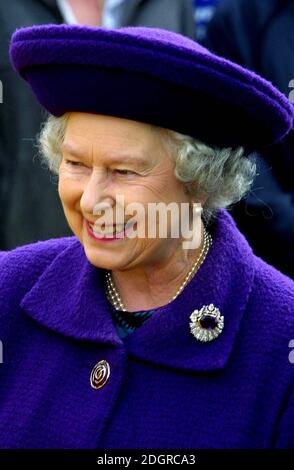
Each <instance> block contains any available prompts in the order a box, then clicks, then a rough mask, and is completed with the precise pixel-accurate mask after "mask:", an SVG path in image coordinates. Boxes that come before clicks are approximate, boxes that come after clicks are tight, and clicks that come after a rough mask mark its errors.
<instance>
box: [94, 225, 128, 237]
mask: <svg viewBox="0 0 294 470" xmlns="http://www.w3.org/2000/svg"><path fill="white" fill-rule="evenodd" d="M90 227H91V228H92V230H93V232H94V234H97V235H114V234H117V233H120V232H122V231H123V230H124V224H119V225H116V226H115V227H113V226H111V227H103V228H101V229H100V228H98V227H97V226H93V225H92V224H90Z"/></svg>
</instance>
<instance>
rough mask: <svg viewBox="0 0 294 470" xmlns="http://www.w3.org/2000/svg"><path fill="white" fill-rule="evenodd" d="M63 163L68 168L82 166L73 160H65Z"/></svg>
mask: <svg viewBox="0 0 294 470" xmlns="http://www.w3.org/2000/svg"><path fill="white" fill-rule="evenodd" d="M65 163H66V164H67V165H70V166H84V165H83V164H82V163H80V162H76V161H74V160H65Z"/></svg>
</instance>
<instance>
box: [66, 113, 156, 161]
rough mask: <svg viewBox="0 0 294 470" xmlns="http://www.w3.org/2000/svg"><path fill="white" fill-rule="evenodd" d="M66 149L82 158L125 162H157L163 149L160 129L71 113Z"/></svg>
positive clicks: (127, 121) (138, 123)
mask: <svg viewBox="0 0 294 470" xmlns="http://www.w3.org/2000/svg"><path fill="white" fill-rule="evenodd" d="M62 148H63V151H65V152H68V153H71V154H75V155H76V156H78V157H82V156H85V155H88V154H91V155H96V154H97V155H99V156H101V155H106V156H107V157H108V158H112V159H115V160H123V161H126V160H127V159H128V160H131V159H136V160H146V159H150V158H151V159H154V158H155V159H157V157H159V156H160V154H161V153H162V150H163V146H162V136H161V133H160V129H159V128H156V127H154V126H151V125H149V124H144V123H140V122H137V121H131V120H128V119H121V118H116V117H113V116H104V115H97V114H88V113H71V114H70V116H69V119H68V121H67V126H66V132H65V137H64V142H63V146H62Z"/></svg>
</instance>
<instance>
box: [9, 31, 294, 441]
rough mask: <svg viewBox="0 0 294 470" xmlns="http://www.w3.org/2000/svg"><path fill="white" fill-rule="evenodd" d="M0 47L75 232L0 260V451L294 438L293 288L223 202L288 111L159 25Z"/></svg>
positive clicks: (246, 182)
mask: <svg viewBox="0 0 294 470" xmlns="http://www.w3.org/2000/svg"><path fill="white" fill-rule="evenodd" d="M10 53H11V59H12V62H13V64H14V67H15V69H16V70H17V71H18V72H19V74H20V75H21V76H22V77H23V78H24V79H25V80H27V82H28V83H29V85H30V86H31V88H32V90H33V92H34V93H35V95H36V97H37V99H38V101H39V102H40V103H41V104H42V106H43V107H44V108H45V109H46V111H48V112H49V119H48V120H47V122H46V123H45V125H44V126H43V128H42V131H41V134H40V148H41V152H42V154H43V157H44V158H45V161H46V163H47V165H48V166H49V168H50V169H51V170H52V171H53V172H54V173H55V175H56V176H57V179H58V192H59V195H60V199H61V202H62V205H63V209H64V214H65V217H66V219H67V221H68V223H69V225H70V227H71V229H72V231H73V236H72V237H69V238H62V239H54V240H48V241H46V242H39V243H36V244H31V245H27V246H24V247H20V248H18V249H16V250H12V251H10V252H7V253H1V254H0V273H1V274H0V331H1V339H2V340H3V344H5V361H4V364H2V365H1V377H0V438H1V439H0V444H1V445H2V446H3V447H8V448H11V447H21V448H34V447H36V448H42V447H47V448H97V447H98V448H102V449H112V448H140V449H142V448H143V449H144V448H155V449H156V448H160V449H170V448H178V449H181V448H185V449H189V448H192V449H193V448H196V449H199V448H240V447H242V448H258V447H259V448H281V447H282V448H289V447H292V446H293V445H294V435H293V421H292V420H293V415H294V394H293V390H292V386H293V366H292V365H291V364H290V363H289V361H288V344H289V334H290V332H291V331H293V328H294V324H293V318H294V315H293V313H294V312H293V305H294V286H293V282H292V281H291V280H290V279H288V278H287V277H286V276H283V275H282V274H281V273H279V272H277V271H276V270H274V269H273V268H272V267H271V266H269V265H267V264H266V263H264V262H263V261H262V260H261V259H259V258H257V257H256V256H255V255H254V253H253V252H252V250H251V248H250V246H249V245H248V243H247V241H246V240H245V238H244V237H243V236H242V234H241V233H240V232H239V231H238V229H237V227H236V225H235V223H234V222H233V220H232V218H231V216H230V215H229V212H228V210H227V209H229V206H230V205H231V204H233V203H234V202H236V201H238V200H239V199H240V198H241V197H242V196H243V195H244V194H245V193H246V191H248V190H249V189H250V184H251V182H252V180H253V177H254V174H255V163H254V157H253V156H252V150H254V149H257V148H260V147H262V146H264V145H269V144H271V143H272V142H275V141H278V140H280V139H282V138H283V136H284V135H286V134H287V132H288V131H289V129H290V128H291V127H292V125H293V114H294V113H293V108H292V107H291V105H290V104H289V102H288V101H287V100H286V98H285V97H283V96H282V95H281V94H280V93H279V92H278V91H277V90H276V89H275V88H274V87H273V86H272V85H271V84H270V83H268V82H266V81H265V80H263V79H262V78H260V77H258V76H257V75H254V74H253V73H251V72H249V71H247V70H245V69H242V68H240V67H238V66H237V65H235V64H233V63H231V62H228V61H226V60H223V59H221V58H220V57H216V56H214V55H213V54H211V53H209V52H208V51H207V50H206V49H204V48H202V47H201V46H199V45H198V44H197V43H195V42H193V41H191V40H189V39H186V38H184V37H182V36H180V35H178V34H174V33H170V32H168V31H165V30H160V29H153V28H140V27H138V28H136V27H135V28H121V29H118V30H105V29H103V28H96V29H95V28H81V27H77V26H66V25H59V26H53V25H51V26H35V27H33V28H23V29H21V30H18V31H17V32H16V33H15V34H14V36H13V38H12V42H11V48H10ZM77 90H78V92H77ZM189 110H190V111H191V110H193V113H189ZM154 206H156V208H157V207H158V206H160V210H159V212H158V214H156V215H157V216H158V217H156V218H155V219H152V224H153V225H152V224H151V226H152V228H154V229H155V230H154V236H151V235H150V233H149V231H148V233H147V234H146V233H145V232H144V230H142V232H143V236H140V233H141V232H139V229H140V228H142V227H144V228H145V227H146V223H149V222H150V219H151V211H152V209H153V208H154ZM130 208H132V210H134V211H136V212H137V217H136V222H135V224H134V227H136V229H138V232H137V233H136V234H135V236H133V234H134V231H133V228H134V227H133V226H132V224H133V221H132V218H131V215H132V213H131V211H129V209H130ZM163 208H164V209H165V210H166V211H165V212H163V211H162V209H163ZM186 209H187V210H186ZM201 209H202V210H201ZM174 213H176V214H177V215H179V217H177V218H175V219H174V218H173V215H174ZM186 225H187V227H188V228H191V231H190V232H188V231H187V232H186V231H185V230H182V229H183V228H184V227H185V226H186ZM163 226H165V228H166V229H167V230H166V231H165V233H164V235H163V236H162V233H161V229H162V227H163ZM148 228H149V227H148ZM174 229H180V230H178V232H177V231H176V230H174ZM187 234H188V235H187ZM195 235H196V239H197V240H198V242H199V243H198V244H197V246H191V245H187V244H184V242H185V241H187V239H189V236H193V237H194V236H195ZM269 357H270V362H269V361H268V358H269ZM19 384H21V387H20V386H19ZM183 397H184V399H183ZM142 417H143V419H142ZM220 429H221V431H222V432H220Z"/></svg>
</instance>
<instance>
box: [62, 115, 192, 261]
mask: <svg viewBox="0 0 294 470" xmlns="http://www.w3.org/2000/svg"><path fill="white" fill-rule="evenodd" d="M58 189H59V195H60V198H61V201H62V205H63V208H64V212H65V216H66V218H67V220H68V223H69V225H70V227H71V229H72V231H73V232H74V234H75V235H76V236H77V237H78V239H79V240H80V241H81V243H82V244H83V246H84V249H85V253H86V256H87V258H88V259H89V261H90V262H91V263H92V264H93V265H95V266H97V267H101V268H105V269H111V270H115V269H122V270H125V269H130V268H133V267H138V266H140V265H141V266H142V265H144V264H145V265H146V264H148V263H150V264H153V263H154V262H160V261H161V260H162V261H164V259H165V258H167V257H169V256H170V255H171V254H172V253H174V250H176V249H178V248H179V245H180V244H181V241H182V240H181V239H180V238H171V237H165V238H161V237H159V236H158V234H157V236H156V238H148V237H147V236H146V237H144V238H141V237H135V238H129V237H127V236H126V234H124V227H123V226H120V225H119V224H123V223H127V222H128V221H130V219H132V218H133V217H134V215H136V212H134V213H132V214H126V211H125V208H127V207H128V205H129V204H130V203H137V204H138V203H139V204H140V205H141V206H140V207H143V208H145V210H146V212H145V214H146V217H147V214H148V211H147V205H148V203H152V202H153V203H160V202H161V203H165V204H169V203H171V202H175V203H177V204H179V203H182V202H186V203H189V202H190V198H189V196H188V195H187V194H186V191H185V189H184V186H183V184H182V183H181V182H179V181H178V180H177V179H176V177H175V176H174V163H173V161H172V159H171V158H170V156H169V154H168V150H167V146H166V145H164V143H163V136H162V131H161V130H160V129H159V128H156V127H153V126H149V125H147V124H143V123H139V122H135V121H130V120H126V119H120V118H115V117H110V116H102V115H95V114H86V113H71V114H70V116H69V119H68V122H67V128H66V133H65V138H64V142H63V145H62V162H61V165H60V172H59V188H58ZM117 196H120V197H123V198H124V206H123V205H122V203H121V202H119V201H117V199H116V198H117ZM122 200H123V199H120V201H122ZM118 205H121V207H119V208H118V207H117V206H118ZM122 207H124V211H121V209H122ZM99 208H100V209H101V210H102V209H103V208H104V209H105V211H104V210H103V211H102V212H100V213H97V210H98V209H99ZM117 209H120V212H121V214H122V215H121V216H120V217H119V220H116V216H115V211H116V210H117ZM113 211H114V212H113ZM110 213H112V215H113V223H110V222H109V221H108V222H107V225H109V227H107V231H108V237H105V235H106V234H105V233H104V235H103V230H104V229H103V225H102V224H101V223H99V222H100V221H102V220H105V219H103V217H105V216H106V217H108V216H109V215H110ZM109 220H110V221H111V217H110V219H109ZM93 223H95V225H94V226H93V225H92V224H93ZM141 223H143V216H142V215H141V219H140V216H138V225H137V226H135V228H137V230H139V224H141ZM144 223H145V224H146V227H147V226H148V225H147V218H145V222H144ZM159 223H160V222H159ZM114 224H118V225H117V226H116V228H115V226H114ZM133 228H134V227H133ZM115 230H118V231H122V233H123V234H124V236H123V237H119V238H114V237H113V232H115ZM102 237H104V238H102ZM105 238H106V239H105Z"/></svg>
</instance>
